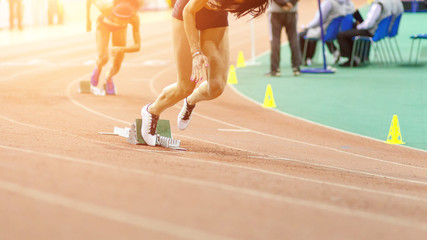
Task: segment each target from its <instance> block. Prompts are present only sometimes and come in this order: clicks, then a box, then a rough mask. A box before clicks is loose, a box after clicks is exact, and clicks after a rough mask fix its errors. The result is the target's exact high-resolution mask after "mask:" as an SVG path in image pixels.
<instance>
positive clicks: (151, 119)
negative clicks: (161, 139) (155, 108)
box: [141, 104, 159, 146]
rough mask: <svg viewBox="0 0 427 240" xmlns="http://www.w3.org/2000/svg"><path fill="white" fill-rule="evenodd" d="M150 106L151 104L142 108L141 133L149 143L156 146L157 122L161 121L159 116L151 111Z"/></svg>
mask: <svg viewBox="0 0 427 240" xmlns="http://www.w3.org/2000/svg"><path fill="white" fill-rule="evenodd" d="M149 106H150V104H148V105H146V106H144V107H143V108H142V109H141V117H142V124H141V135H142V138H143V139H144V141H145V143H147V145H149V146H156V140H157V122H158V121H159V116H157V115H154V114H151V113H149V112H148V107H149Z"/></svg>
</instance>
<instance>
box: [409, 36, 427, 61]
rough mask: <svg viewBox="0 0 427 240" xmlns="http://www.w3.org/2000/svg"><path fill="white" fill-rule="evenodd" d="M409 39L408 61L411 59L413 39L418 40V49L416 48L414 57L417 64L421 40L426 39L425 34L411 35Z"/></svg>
mask: <svg viewBox="0 0 427 240" xmlns="http://www.w3.org/2000/svg"><path fill="white" fill-rule="evenodd" d="M411 39H412V44H411V51H410V55H409V63H411V60H412V47H413V46H414V42H415V40H418V50H417V54H416V57H415V64H417V63H418V55H419V53H420V44H421V40H423V39H424V40H425V39H427V34H417V35H413V36H411Z"/></svg>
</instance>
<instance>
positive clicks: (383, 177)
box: [66, 66, 427, 185]
mask: <svg viewBox="0 0 427 240" xmlns="http://www.w3.org/2000/svg"><path fill="white" fill-rule="evenodd" d="M171 68H173V66H171V67H169V68H165V69H163V70H162V71H159V72H158V73H157V74H156V75H154V76H153V78H152V79H157V78H158V77H159V76H161V75H162V74H163V73H165V72H167V71H169V70H170V69H171ZM87 75H89V74H87ZM84 77H85V76H84ZM84 77H83V78H84ZM78 80H79V79H76V80H74V81H71V82H70V83H69V84H68V86H67V91H66V92H67V93H66V95H67V97H68V98H69V99H70V101H71V102H72V103H74V104H75V105H77V106H79V107H81V108H83V109H84V110H86V111H88V112H91V113H93V114H95V115H98V116H101V117H104V118H107V119H110V120H113V121H117V122H121V123H124V124H128V125H130V124H131V123H130V122H127V121H123V120H121V119H117V118H114V117H111V116H108V115H106V114H103V113H100V112H98V111H95V110H93V109H91V108H89V107H86V106H84V105H83V104H81V103H79V102H78V101H77V100H75V99H74V98H73V97H72V95H71V86H72V85H73V84H75V83H76V82H77V81H78ZM153 82H154V81H151V82H150V88H151V89H152V91H155V89H154V84H153ZM175 107H177V106H175ZM206 118H208V119H211V120H212V121H219V122H222V123H224V124H225V125H232V126H234V127H235V128H237V129H242V130H249V131H252V130H250V129H247V128H242V127H239V126H236V125H234V124H230V123H226V122H223V121H220V120H217V119H213V118H210V117H206ZM253 132H255V133H258V134H263V133H260V132H258V131H253ZM175 135H177V136H183V137H187V138H190V139H193V140H196V141H203V142H205V143H210V144H215V145H218V146H223V147H226V148H229V149H236V150H239V151H245V152H248V153H252V154H254V155H261V156H262V155H266V154H264V153H259V152H253V151H249V150H246V149H240V148H234V147H230V146H227V145H223V144H219V143H216V142H211V141H207V140H202V139H200V138H193V137H190V136H186V135H179V134H175ZM263 135H264V134H263ZM265 135H267V136H269V134H265ZM297 142H300V141H297ZM300 143H304V142H300ZM316 146H317V145H316ZM322 148H326V147H322ZM328 149H329V148H328ZM330 149H331V150H336V149H332V148H330ZM340 152H343V151H340ZM343 153H346V152H343ZM268 156H269V157H273V159H279V160H277V161H290V162H297V163H302V164H305V165H312V166H316V167H322V168H327V169H333V170H337V171H342V172H350V173H355V174H359V175H365V176H370V177H376V178H381V179H389V180H395V181H400V182H406V183H411V184H420V185H427V182H424V181H417V180H411V179H405V178H398V177H392V176H386V175H382V174H376V173H372V172H365V171H359V170H353V169H349V168H341V167H335V166H332V165H327V164H318V163H311V162H307V161H304V160H298V159H291V158H285V157H277V156H273V155H268ZM358 157H365V156H358ZM380 161H381V162H385V163H389V164H395V163H394V162H389V161H385V160H380ZM398 165H402V166H405V167H414V166H411V165H405V164H398ZM417 169H422V170H424V169H426V168H422V167H417Z"/></svg>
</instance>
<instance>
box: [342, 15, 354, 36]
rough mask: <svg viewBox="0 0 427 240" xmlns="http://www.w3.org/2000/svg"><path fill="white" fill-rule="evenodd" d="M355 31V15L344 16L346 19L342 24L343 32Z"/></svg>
mask: <svg viewBox="0 0 427 240" xmlns="http://www.w3.org/2000/svg"><path fill="white" fill-rule="evenodd" d="M350 29H353V14H348V15H346V16H344V19H343V20H342V22H341V30H340V31H341V32H344V31H347V30H350Z"/></svg>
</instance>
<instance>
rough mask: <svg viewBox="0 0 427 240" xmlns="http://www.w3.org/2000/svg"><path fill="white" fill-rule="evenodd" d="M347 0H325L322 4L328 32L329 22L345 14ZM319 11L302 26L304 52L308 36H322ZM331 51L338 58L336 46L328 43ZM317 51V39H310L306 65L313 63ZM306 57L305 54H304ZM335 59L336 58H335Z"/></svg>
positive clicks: (301, 39) (302, 47)
mask: <svg viewBox="0 0 427 240" xmlns="http://www.w3.org/2000/svg"><path fill="white" fill-rule="evenodd" d="M345 1H346V0H324V1H322V3H321V4H320V9H319V11H321V13H322V20H323V31H324V32H326V29H327V28H328V26H329V24H330V23H331V22H332V20H333V19H334V18H337V17H340V16H344V14H345V8H344V3H345ZM319 11H318V12H317V13H316V16H315V17H314V19H313V20H312V21H311V22H310V23H309V24H307V26H306V27H304V26H303V27H302V29H303V30H302V31H301V32H300V33H299V41H300V47H301V53H303V52H304V45H305V40H306V38H320V37H321V29H320V13H319ZM327 46H328V48H329V51H330V52H331V53H333V54H334V58H338V57H339V56H338V55H339V51H338V50H337V49H336V48H334V46H333V45H330V44H327ZM315 51H316V41H314V40H308V45H307V49H306V56H305V59H303V62H305V64H306V65H308V66H310V65H311V59H312V58H313V55H314V53H315ZM303 57H304V56H303ZM334 60H335V59H334Z"/></svg>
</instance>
